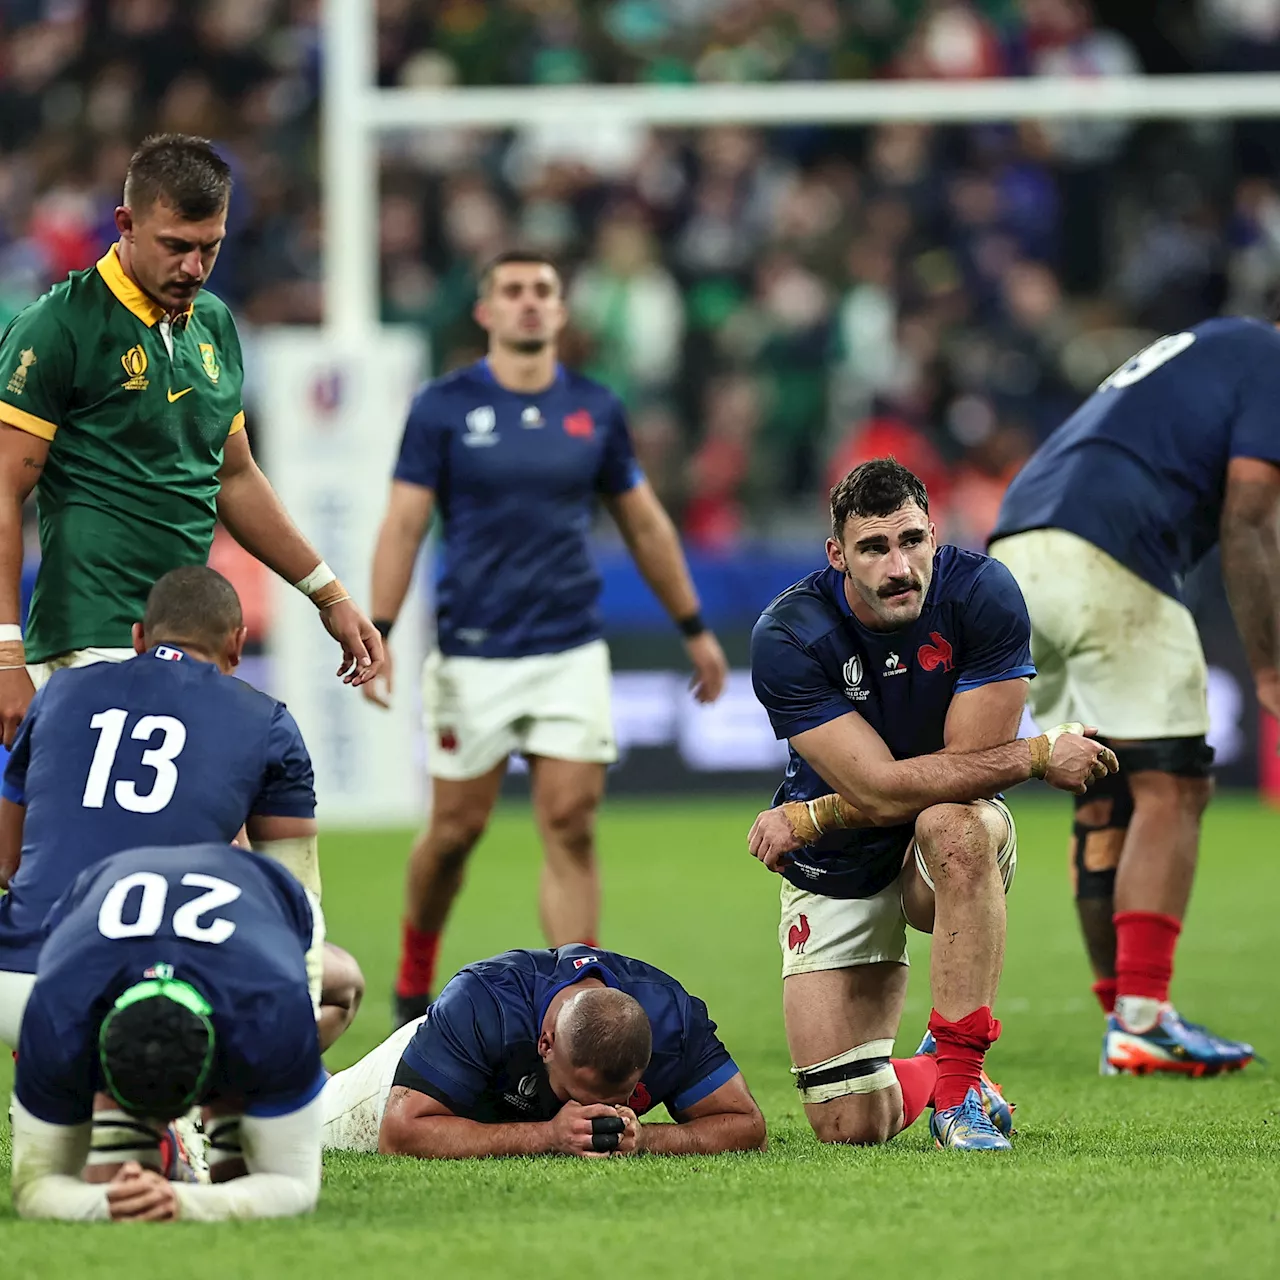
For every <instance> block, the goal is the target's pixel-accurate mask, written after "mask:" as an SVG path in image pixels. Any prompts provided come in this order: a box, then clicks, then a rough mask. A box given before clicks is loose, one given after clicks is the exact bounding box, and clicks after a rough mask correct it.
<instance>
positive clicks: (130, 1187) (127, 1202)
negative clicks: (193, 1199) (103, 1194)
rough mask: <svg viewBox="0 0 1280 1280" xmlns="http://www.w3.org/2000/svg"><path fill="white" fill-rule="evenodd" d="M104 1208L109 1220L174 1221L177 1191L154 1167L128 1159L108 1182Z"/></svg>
mask: <svg viewBox="0 0 1280 1280" xmlns="http://www.w3.org/2000/svg"><path fill="white" fill-rule="evenodd" d="M107 1208H108V1211H109V1212H110V1214H111V1221H112V1222H173V1221H175V1220H176V1219H177V1217H178V1192H177V1190H176V1188H175V1187H174V1184H173V1183H172V1182H168V1181H166V1180H165V1179H164V1178H163V1177H161V1176H160V1174H158V1173H157V1172H156V1171H155V1170H154V1169H144V1168H143V1167H142V1166H141V1165H140V1164H139V1163H138V1162H137V1161H136V1160H129V1161H126V1162H125V1163H124V1164H123V1165H121V1166H120V1171H119V1172H118V1173H117V1174H116V1176H115V1177H114V1178H112V1179H111V1181H110V1182H109V1183H108V1184H107Z"/></svg>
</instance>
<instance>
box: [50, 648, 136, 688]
mask: <svg viewBox="0 0 1280 1280" xmlns="http://www.w3.org/2000/svg"><path fill="white" fill-rule="evenodd" d="M136 656H137V655H136V654H135V653H134V651H133V650H132V649H109V648H103V647H101V646H96V645H95V646H92V647H90V648H88V649H72V650H71V652H70V653H60V654H58V656H57V657H56V658H50V659H49V661H48V662H29V663H28V664H27V674H28V675H29V676H30V677H31V683H32V684H33V685H35V687H36V688H37V689H39V688H40V687H41V686H42V685H45V684H47V683H48V682H49V677H50V676H51V675H53V673H54V672H55V671H61V670H62V668H63V667H91V666H93V664H94V663H95V662H128V661H129V659H130V658H133V657H136Z"/></svg>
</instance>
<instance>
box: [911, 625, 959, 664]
mask: <svg viewBox="0 0 1280 1280" xmlns="http://www.w3.org/2000/svg"><path fill="white" fill-rule="evenodd" d="M929 639H930V640H932V641H933V643H932V644H922V645H921V646H920V648H919V649H917V650H916V657H917V658H919V659H920V665H921V666H922V667H923V668H924V669H925V670H926V671H936V670H937V669H938V668H939V667H941V668H942V669H943V671H950V670H951V667H952V665H953V664H952V661H951V642H950V641H949V640H946V639H944V638H943V637H942V636H940V635H939V634H938V633H937V632H936V631H930V632H929Z"/></svg>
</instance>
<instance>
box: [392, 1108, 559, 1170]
mask: <svg viewBox="0 0 1280 1280" xmlns="http://www.w3.org/2000/svg"><path fill="white" fill-rule="evenodd" d="M379 1150H380V1151H381V1152H382V1153H383V1154H384V1155H399V1156H417V1157H418V1158H419V1159H420V1160H465V1159H467V1158H469V1157H475V1156H538V1155H545V1154H546V1153H547V1152H549V1151H550V1150H551V1131H550V1126H549V1125H546V1124H533V1123H531V1124H480V1123H479V1122H478V1121H476V1120H464V1119H463V1118H462V1117H461V1116H430V1117H428V1118H426V1119H422V1120H418V1121H415V1122H413V1123H412V1124H406V1125H403V1126H400V1127H398V1129H397V1131H396V1134H395V1140H394V1142H391V1143H388V1142H387V1141H385V1139H384V1140H383V1141H382V1142H381V1143H379Z"/></svg>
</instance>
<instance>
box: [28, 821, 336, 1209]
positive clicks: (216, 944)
mask: <svg viewBox="0 0 1280 1280" xmlns="http://www.w3.org/2000/svg"><path fill="white" fill-rule="evenodd" d="M49 929H50V932H49V934H48V937H47V940H46V942H45V944H44V947H43V948H42V950H41V952H40V965H39V971H38V974H37V977H36V983H35V987H34V988H33V990H32V992H31V998H30V1000H29V1002H28V1003H27V1007H26V1012H25V1014H24V1017H23V1020H22V1034H21V1040H20V1042H19V1048H18V1060H17V1069H16V1075H15V1080H14V1100H13V1175H12V1184H13V1202H14V1206H15V1208H16V1209H17V1211H18V1213H19V1214H20V1215H21V1216H22V1217H24V1218H61V1219H64V1220H67V1221H93V1220H105V1219H108V1218H110V1219H112V1220H114V1221H117V1222H122V1221H129V1222H168V1221H172V1220H174V1219H176V1218H184V1219H189V1220H191V1221H195V1222H213V1221H218V1220H220V1219H226V1218H271V1217H287V1216H292V1215H295V1214H301V1213H309V1212H310V1211H311V1210H312V1209H313V1208H314V1207H315V1204H316V1199H317V1197H318V1195H319V1193H320V1104H319V1098H318V1095H319V1093H320V1090H321V1086H322V1084H323V1082H324V1070H323V1068H322V1066H321V1064H320V1043H319V1038H318V1036H317V1033H316V1022H315V1010H316V1004H317V1002H318V999H319V973H320V969H319V956H318V954H317V952H318V948H319V945H320V939H321V937H322V933H321V931H320V927H319V920H318V917H317V916H314V915H313V913H312V908H311V905H310V903H309V901H308V898H307V896H306V893H305V892H304V890H303V889H302V886H301V885H299V884H298V882H297V881H296V880H295V879H294V878H293V877H292V876H291V875H290V874H289V873H288V872H287V871H285V870H284V869H283V868H282V867H280V866H279V865H278V864H277V863H275V862H273V861H272V860H271V859H269V858H263V857H260V856H259V855H257V854H253V853H248V852H245V851H242V850H239V849H235V848H230V847H227V846H224V845H218V844H207V845H187V846H184V847H179V848H149V849H134V850H131V851H128V852H125V853H119V854H115V855H113V856H112V857H109V858H106V859H105V860H103V861H101V862H99V863H97V864H96V865H95V866H93V867H90V868H89V870H87V871H86V872H84V873H83V874H82V875H81V876H80V877H79V878H78V879H77V880H76V882H75V884H74V885H73V886H72V888H71V889H70V890H69V891H68V892H67V894H66V895H65V896H64V897H63V898H62V899H61V900H60V901H59V902H58V904H57V905H56V906H55V907H54V908H53V910H52V912H51V913H50V916H49ZM201 1105H202V1106H203V1107H204V1109H205V1127H206V1132H207V1133H208V1135H209V1149H210V1150H209V1172H210V1179H211V1181H210V1184H208V1185H190V1184H187V1183H175V1182H171V1181H169V1180H167V1179H166V1178H165V1177H164V1176H163V1174H162V1173H161V1172H160V1169H161V1164H162V1160H161V1154H160V1147H161V1143H162V1132H161V1131H162V1130H163V1128H164V1126H165V1125H166V1124H167V1123H168V1122H169V1121H171V1120H175V1119H177V1118H178V1117H179V1116H182V1115H185V1114H186V1112H187V1111H188V1109H189V1108H190V1107H192V1106H201Z"/></svg>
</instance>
